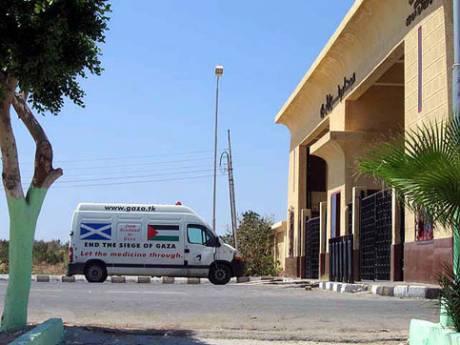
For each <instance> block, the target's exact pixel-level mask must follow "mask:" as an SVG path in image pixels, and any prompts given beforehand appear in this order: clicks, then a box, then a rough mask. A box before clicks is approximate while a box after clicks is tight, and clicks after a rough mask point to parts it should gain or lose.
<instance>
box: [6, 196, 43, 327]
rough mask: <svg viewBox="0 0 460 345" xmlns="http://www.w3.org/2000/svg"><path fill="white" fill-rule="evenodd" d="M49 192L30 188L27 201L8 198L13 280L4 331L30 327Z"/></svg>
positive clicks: (8, 290)
mask: <svg viewBox="0 0 460 345" xmlns="http://www.w3.org/2000/svg"><path fill="white" fill-rule="evenodd" d="M46 192H47V189H45V188H33V187H31V188H30V189H29V192H28V194H27V197H26V198H21V199H18V198H14V197H7V202H8V211H9V217H10V242H9V252H8V257H9V280H8V288H7V291H6V295H5V305H4V309H3V315H2V323H1V329H2V331H15V330H18V329H21V328H24V327H25V326H26V325H27V306H28V303H29V292H30V283H31V274H32V248H33V241H34V235H35V227H36V224H37V219H38V215H39V214H40V210H41V207H42V205H43V201H44V199H45V195H46Z"/></svg>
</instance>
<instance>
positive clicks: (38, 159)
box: [12, 93, 63, 188]
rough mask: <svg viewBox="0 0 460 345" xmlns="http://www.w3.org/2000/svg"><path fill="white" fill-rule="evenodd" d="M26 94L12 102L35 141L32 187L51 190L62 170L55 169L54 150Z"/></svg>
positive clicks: (16, 97)
mask: <svg viewBox="0 0 460 345" xmlns="http://www.w3.org/2000/svg"><path fill="white" fill-rule="evenodd" d="M25 95H26V94H25V93H22V94H21V95H20V94H15V95H14V97H13V100H12V103H13V107H14V109H15V110H16V113H17V114H18V116H19V118H20V119H21V121H22V122H23V123H24V125H25V126H26V128H27V130H28V131H29V133H30V135H31V136H32V138H33V139H34V141H35V145H36V149H35V167H34V176H33V178H32V187H36V188H49V187H50V186H51V185H52V184H53V183H54V181H56V180H57V179H58V178H59V177H61V176H62V174H63V172H62V169H60V168H58V169H53V148H52V146H51V143H50V141H49V140H48V137H47V136H46V133H45V131H44V130H43V127H42V126H41V125H40V123H39V122H38V121H37V119H36V118H35V116H34V114H33V113H32V111H31V110H30V108H29V106H28V105H27V102H26V99H25V97H24V96H25Z"/></svg>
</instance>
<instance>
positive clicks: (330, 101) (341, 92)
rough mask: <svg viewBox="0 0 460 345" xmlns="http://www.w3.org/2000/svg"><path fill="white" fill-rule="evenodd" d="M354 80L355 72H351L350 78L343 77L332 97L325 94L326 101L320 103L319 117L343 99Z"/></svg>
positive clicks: (323, 116)
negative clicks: (335, 93)
mask: <svg viewBox="0 0 460 345" xmlns="http://www.w3.org/2000/svg"><path fill="white" fill-rule="evenodd" d="M355 82H356V73H353V75H352V76H351V77H350V78H347V77H345V78H343V84H342V85H337V95H336V96H335V97H334V96H333V95H331V94H328V95H326V102H325V103H323V104H322V105H321V110H320V114H321V118H322V119H324V118H325V117H326V115H327V114H329V113H330V112H331V111H332V109H334V106H335V105H336V104H337V103H338V102H341V101H342V100H343V97H344V96H345V94H346V93H347V92H348V91H349V90H350V89H351V88H352V87H353V85H354V84H355Z"/></svg>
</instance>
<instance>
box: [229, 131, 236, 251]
mask: <svg viewBox="0 0 460 345" xmlns="http://www.w3.org/2000/svg"><path fill="white" fill-rule="evenodd" d="M227 136H228V189H229V194H230V212H231V217H232V230H233V240H234V241H235V249H238V241H237V235H236V232H237V224H236V201H235V180H234V178H233V161H232V159H233V158H232V142H231V140H230V130H227Z"/></svg>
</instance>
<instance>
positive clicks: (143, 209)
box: [76, 203, 196, 215]
mask: <svg viewBox="0 0 460 345" xmlns="http://www.w3.org/2000/svg"><path fill="white" fill-rule="evenodd" d="M76 211H77V212H78V211H98V212H140V213H153V212H166V213H169V212H170V213H188V214H194V215H196V213H195V211H193V210H192V209H191V208H190V207H187V206H183V205H161V204H122V203H119V204H115V203H107V204H106V203H79V204H78V206H77V209H76Z"/></svg>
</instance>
